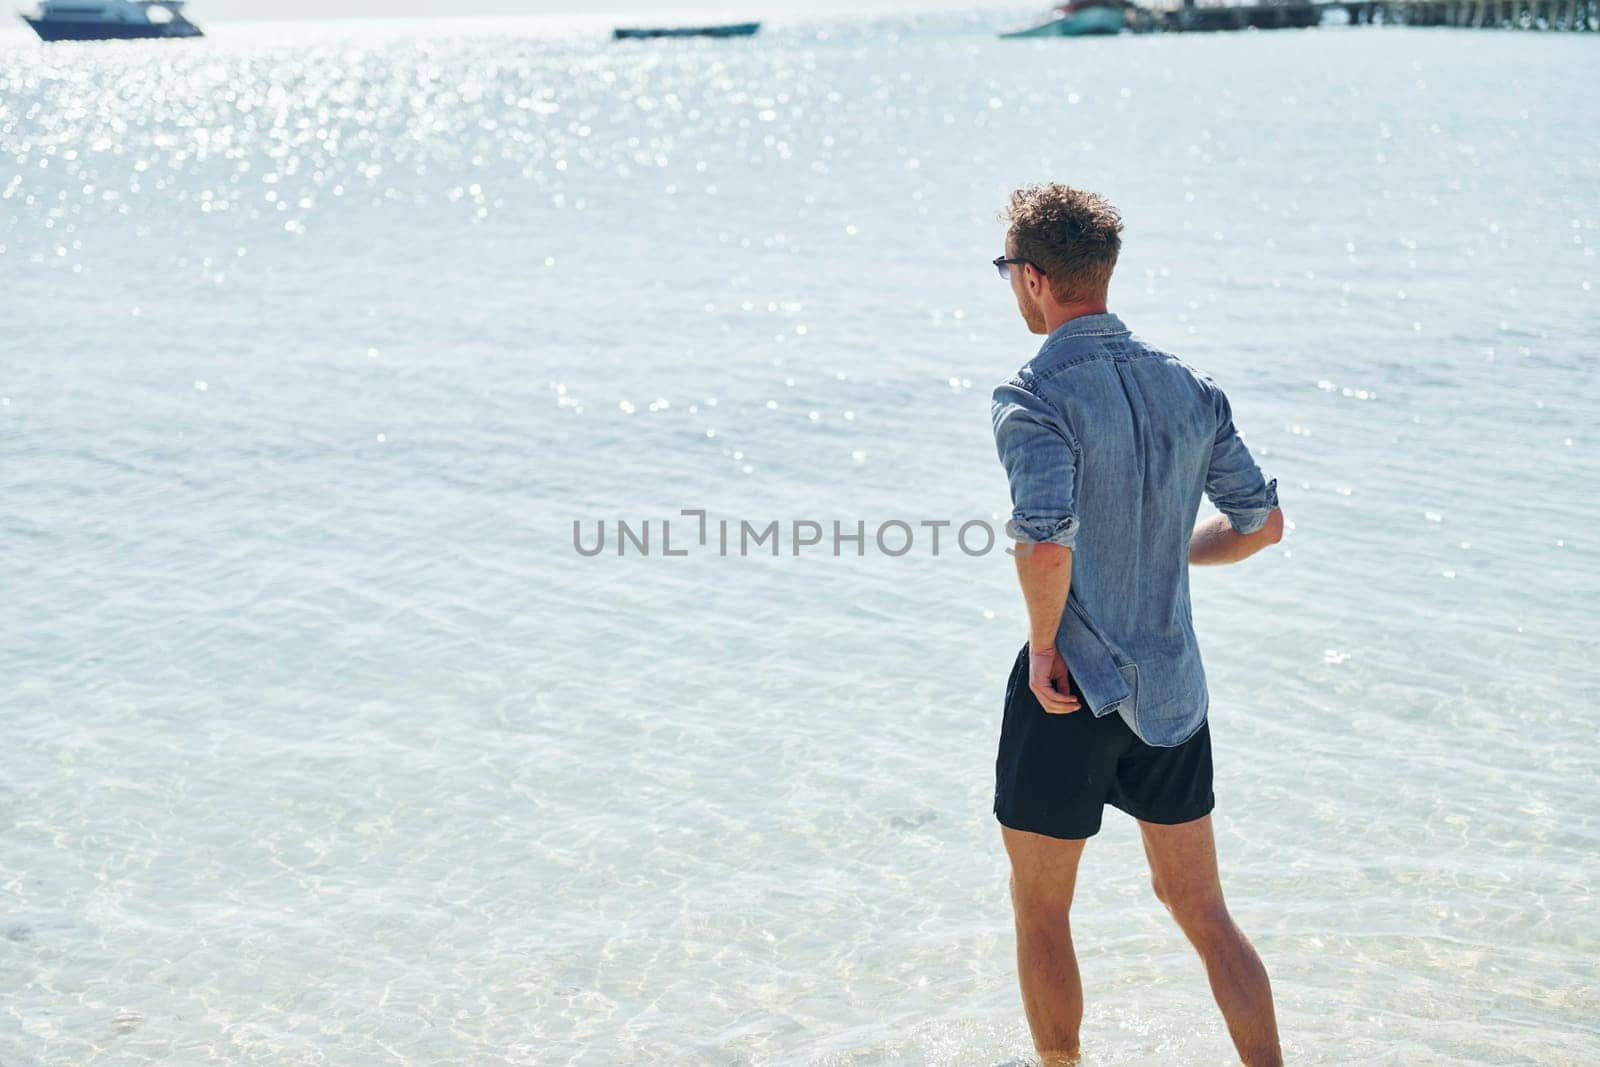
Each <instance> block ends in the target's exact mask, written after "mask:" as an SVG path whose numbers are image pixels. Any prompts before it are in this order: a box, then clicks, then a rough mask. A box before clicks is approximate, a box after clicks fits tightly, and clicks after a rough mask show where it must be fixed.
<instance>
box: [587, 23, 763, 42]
mask: <svg viewBox="0 0 1600 1067" xmlns="http://www.w3.org/2000/svg"><path fill="white" fill-rule="evenodd" d="M760 28H761V23H759V22H731V23H728V24H727V25H725V26H618V27H617V28H616V29H614V30H612V31H611V36H612V39H614V40H618V41H629V40H642V39H644V38H649V37H749V36H751V35H752V34H754V33H755V32H756V31H757V30H759V29H760Z"/></svg>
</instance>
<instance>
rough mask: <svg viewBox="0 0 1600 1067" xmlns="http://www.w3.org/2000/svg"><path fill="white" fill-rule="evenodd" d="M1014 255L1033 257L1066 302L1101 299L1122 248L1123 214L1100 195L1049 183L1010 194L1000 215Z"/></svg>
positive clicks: (1051, 288) (1059, 297)
mask: <svg viewBox="0 0 1600 1067" xmlns="http://www.w3.org/2000/svg"><path fill="white" fill-rule="evenodd" d="M1000 218H1001V220H1002V221H1005V222H1009V223H1010V224H1011V230H1010V234H1009V236H1010V241H1011V246H1012V248H1013V249H1014V250H1015V251H1014V254H1015V255H1017V256H1019V257H1021V258H1022V259H1026V260H1029V261H1030V262H1032V263H1033V264H1034V265H1035V266H1037V267H1038V268H1039V269H1040V270H1041V271H1043V272H1044V276H1045V278H1046V279H1047V280H1048V281H1049V283H1050V292H1051V293H1052V294H1053V295H1054V296H1055V298H1056V299H1057V300H1059V301H1061V302H1062V303H1077V302H1084V301H1094V300H1103V299H1104V298H1105V295H1106V290H1107V288H1109V287H1110V284H1111V271H1112V270H1113V269H1114V268H1115V267H1116V265H1117V253H1118V252H1120V251H1122V237H1121V234H1122V216H1121V215H1119V214H1118V213H1117V209H1116V208H1114V207H1112V206H1111V203H1110V201H1108V200H1106V198H1105V197H1103V196H1101V195H1099V194H1098V193H1090V192H1085V191H1084V190H1082V189H1073V188H1071V187H1069V186H1065V185H1058V184H1056V183H1055V182H1051V183H1049V184H1046V185H1030V186H1027V187H1026V188H1022V189H1018V190H1017V191H1016V192H1014V193H1012V194H1011V205H1010V206H1009V207H1007V208H1006V209H1005V210H1004V211H1002V212H1001V213H1000Z"/></svg>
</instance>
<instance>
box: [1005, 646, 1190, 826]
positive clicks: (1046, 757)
mask: <svg viewBox="0 0 1600 1067" xmlns="http://www.w3.org/2000/svg"><path fill="white" fill-rule="evenodd" d="M1071 667H1072V664H1070V663H1069V664H1067V668H1068V679H1067V681H1068V688H1070V689H1071V690H1072V695H1073V696H1075V697H1077V698H1078V699H1079V700H1080V701H1082V702H1083V703H1082V706H1081V707H1080V708H1079V709H1078V710H1077V711H1074V712H1070V713H1068V714H1066V715H1053V714H1051V713H1050V712H1048V711H1045V710H1044V708H1043V707H1042V706H1041V705H1040V704H1039V698H1038V697H1036V696H1034V695H1033V690H1031V689H1029V688H1028V646H1027V645H1023V646H1022V651H1021V652H1019V653H1017V662H1016V664H1015V665H1014V666H1013V667H1012V668H1011V679H1010V681H1009V682H1008V683H1007V685H1006V706H1005V719H1004V721H1003V722H1002V723H1001V726H1000V753H999V755H998V756H997V757H996V758H995V763H994V772H995V780H994V814H995V817H996V818H997V819H999V820H1000V823H1001V825H1003V826H1009V827H1011V828H1013V829H1016V830H1029V831H1032V832H1033V833H1036V834H1046V835H1048V836H1050V837H1064V838H1081V837H1092V836H1094V835H1095V834H1096V833H1098V832H1099V831H1100V816H1101V813H1102V812H1103V810H1104V808H1105V805H1106V804H1114V805H1116V806H1117V807H1119V808H1121V809H1122V810H1123V811H1125V812H1127V813H1128V814H1129V815H1132V816H1133V817H1134V818H1135V819H1142V820H1144V821H1145V822H1154V823H1180V822H1188V821H1189V820H1191V819H1198V818H1200V817H1201V816H1202V815H1205V814H1206V813H1208V812H1209V811H1211V809H1212V807H1213V806H1214V805H1215V803H1216V797H1215V795H1214V794H1213V793H1212V791H1211V724H1210V722H1209V721H1207V722H1205V723H1202V724H1201V726H1200V729H1199V730H1198V731H1196V732H1195V734H1194V735H1193V736H1192V737H1190V738H1189V739H1188V740H1187V741H1185V742H1183V743H1182V744H1181V745H1176V746H1173V747H1171V748H1161V747H1158V746H1154V745H1147V744H1145V743H1144V742H1143V741H1141V740H1140V739H1139V737H1138V735H1136V734H1135V733H1134V732H1133V731H1132V730H1130V729H1129V728H1128V724H1127V723H1125V722H1123V721H1122V716H1121V715H1119V714H1117V713H1116V712H1112V713H1111V714H1109V715H1103V716H1101V717H1100V718H1095V716H1094V714H1093V713H1092V712H1090V711H1089V703H1088V701H1087V700H1084V697H1083V693H1082V691H1080V690H1079V689H1078V682H1077V679H1075V678H1073V677H1071Z"/></svg>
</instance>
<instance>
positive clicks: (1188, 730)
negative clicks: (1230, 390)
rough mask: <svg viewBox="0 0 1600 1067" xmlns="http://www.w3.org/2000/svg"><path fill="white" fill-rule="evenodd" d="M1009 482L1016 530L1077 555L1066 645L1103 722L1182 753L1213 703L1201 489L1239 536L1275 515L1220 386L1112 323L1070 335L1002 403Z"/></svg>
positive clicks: (1060, 634)
mask: <svg viewBox="0 0 1600 1067" xmlns="http://www.w3.org/2000/svg"><path fill="white" fill-rule="evenodd" d="M993 416H994V436H995V446H996V448H997V449H998V450H999V453H1000V461H1001V463H1003V464H1004V465H1005V468H1006V475H1007V477H1008V478H1009V479H1010V482H1011V502H1012V509H1013V510H1012V513H1011V519H1010V521H1009V522H1008V523H1007V524H1006V532H1007V533H1008V534H1010V535H1011V537H1012V538H1013V539H1015V540H1017V541H1023V542H1044V541H1049V542H1054V543H1055V544H1058V545H1065V546H1067V547H1068V548H1071V549H1073V563H1072V582H1071V585H1070V586H1069V591H1068V594H1067V604H1066V608H1065V610H1064V611H1063V612H1062V615H1061V625H1060V628H1059V630H1058V631H1057V633H1056V647H1057V648H1058V649H1059V650H1060V651H1061V656H1062V658H1063V659H1064V660H1065V661H1066V664H1067V670H1068V671H1069V672H1070V673H1071V675H1072V676H1073V677H1074V678H1075V679H1076V680H1077V682H1078V687H1079V688H1080V689H1081V690H1082V691H1083V695H1084V697H1085V698H1086V699H1085V701H1084V703H1085V704H1086V706H1087V707H1088V708H1089V710H1090V711H1091V712H1092V713H1093V714H1094V715H1095V716H1096V717H1099V716H1102V715H1109V714H1110V713H1111V712H1113V711H1115V712H1117V713H1118V714H1120V715H1121V716H1122V718H1123V721H1124V722H1126V723H1127V724H1128V726H1129V728H1130V729H1132V730H1133V732H1134V733H1135V734H1136V735H1138V737H1139V738H1141V739H1142V740H1143V741H1144V742H1145V743H1146V744H1150V745H1157V746H1163V747H1166V746H1173V745H1179V744H1182V743H1183V742H1184V741H1186V740H1188V739H1189V738H1190V737H1191V736H1193V735H1194V733H1195V732H1196V731H1198V730H1199V729H1200V727H1201V726H1202V725H1203V724H1204V723H1205V719H1206V712H1207V711H1208V709H1209V706H1210V701H1209V697H1208V695H1207V693H1206V679H1205V670H1204V668H1203V666H1202V665H1201V662H1200V648H1199V645H1198V643H1197V642H1196V641H1195V636H1194V620H1193V617H1192V616H1191V614H1190V610H1189V538H1190V536H1191V535H1192V534H1193V532H1194V525H1195V519H1196V516H1197V515H1198V513H1199V507H1200V494H1201V493H1202V492H1204V493H1205V495H1206V496H1207V497H1208V498H1209V499H1210V500H1211V503H1212V504H1213V505H1214V506H1215V507H1216V508H1217V510H1218V511H1220V512H1222V513H1223V514H1224V515H1226V516H1227V517H1228V521H1229V523H1230V524H1231V525H1232V526H1233V528H1234V529H1235V530H1237V531H1239V532H1240V533H1254V532H1255V531H1256V530H1259V529H1261V527H1262V526H1263V525H1265V524H1266V521H1267V517H1268V515H1270V514H1271V512H1272V510H1273V509H1274V508H1276V507H1277V506H1278V494H1277V485H1278V483H1277V479H1273V480H1272V481H1270V482H1269V481H1266V480H1265V479H1264V478H1263V477H1262V474H1261V470H1260V468H1259V467H1257V466H1256V463H1255V460H1254V459H1253V458H1252V457H1251V455H1250V451H1249V449H1247V448H1246V447H1245V444H1244V441H1243V440H1242V439H1241V438H1240V436H1239V433H1238V431H1237V430H1236V429H1235V428H1234V425H1233V412H1232V409H1231V408H1230V407H1229V405H1228V398H1227V396H1226V395H1225V394H1224V393H1223V391H1222V390H1221V389H1220V388H1218V386H1217V384H1216V382H1214V381H1213V380H1212V379H1211V378H1210V377H1209V376H1208V375H1206V374H1203V373H1201V372H1200V371H1198V370H1196V369H1194V368H1193V367H1191V366H1189V365H1188V364H1186V363H1184V362H1182V361H1181V360H1179V359H1178V358H1177V357H1175V356H1172V355H1169V354H1168V353H1166V352H1163V351H1161V350H1160V349H1157V348H1152V347H1151V346H1150V345H1148V344H1146V343H1145V342H1143V341H1141V340H1140V339H1138V338H1137V337H1134V336H1133V335H1132V334H1130V333H1129V332H1128V329H1127V327H1125V326H1124V325H1123V324H1122V320H1121V319H1119V318H1117V316H1115V315H1085V316H1082V317H1080V318H1076V319H1072V320H1070V321H1068V322H1065V323H1063V324H1062V325H1061V326H1059V327H1057V328H1056V330H1055V331H1054V332H1052V333H1051V334H1050V336H1049V337H1047V338H1046V339H1045V342H1044V345H1043V347H1041V348H1040V349H1039V353H1038V355H1036V356H1034V357H1033V359H1032V360H1030V361H1029V362H1028V363H1027V364H1026V365H1025V366H1023V368H1022V369H1021V370H1020V371H1019V372H1018V373H1017V375H1016V376H1015V377H1014V378H1012V379H1011V380H1010V381H1008V382H1006V383H1004V384H1003V385H1000V386H998V387H996V389H995V391H994V407H993Z"/></svg>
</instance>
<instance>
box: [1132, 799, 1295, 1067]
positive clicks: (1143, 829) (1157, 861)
mask: <svg viewBox="0 0 1600 1067" xmlns="http://www.w3.org/2000/svg"><path fill="white" fill-rule="evenodd" d="M1139 831H1140V833H1141V834H1143V835H1144V853H1145V856H1146V857H1147V858H1148V859H1149V861H1150V881H1151V884H1152V885H1153V886H1154V887H1155V891H1156V898H1157V899H1159V900H1160V901H1161V903H1162V904H1164V905H1166V907H1167V910H1168V911H1170V912H1171V913H1172V917H1173V918H1174V919H1176V920H1177V921H1178V926H1179V927H1181V928H1182V930H1183V932H1184V935H1185V936H1187V937H1188V938H1189V941H1190V943H1191V944H1193V945H1194V947H1195V949H1196V950H1197V951H1198V952H1199V953H1200V959H1201V960H1202V961H1204V963H1205V965H1206V976H1207V977H1208V978H1210V979H1211V995H1212V996H1214V997H1216V999H1217V1006H1218V1007H1219V1008H1221V1009H1222V1017H1223V1018H1224V1019H1225V1020H1226V1021H1227V1023H1228V1033H1229V1035H1230V1036H1232V1038H1233V1044H1234V1047H1235V1048H1237V1049H1238V1050H1239V1058H1240V1059H1241V1060H1243V1061H1244V1063H1245V1065H1246V1067H1278V1065H1280V1064H1282V1063H1283V1052H1282V1050H1281V1049H1280V1048H1279V1047H1278V1021H1277V1017H1276V1016H1275V1014H1274V1013H1273V1009H1272V988H1271V986H1270V985H1269V984H1268V982H1267V969H1266V967H1264V966H1263V965H1262V963H1261V957H1260V956H1258V955H1256V950H1255V948H1254V947H1252V946H1251V944H1250V940H1249V939H1248V938H1247V937H1245V936H1244V931H1242V930H1240V929H1239V927H1238V926H1236V925H1234V922H1233V917H1232V916H1230V915H1229V914H1228V908H1227V905H1225V904H1224V903H1223V900H1222V882H1221V880H1220V879H1219V877H1218V875H1217V849H1216V841H1215V839H1214V838H1213V836H1212V831H1211V816H1210V815H1206V816H1203V817H1201V818H1199V819H1194V820H1191V821H1190V822H1185V823H1178V824H1176V825H1173V826H1164V825H1162V824H1160V823H1149V822H1145V821H1144V820H1142V819H1141V820H1140V821H1139Z"/></svg>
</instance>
